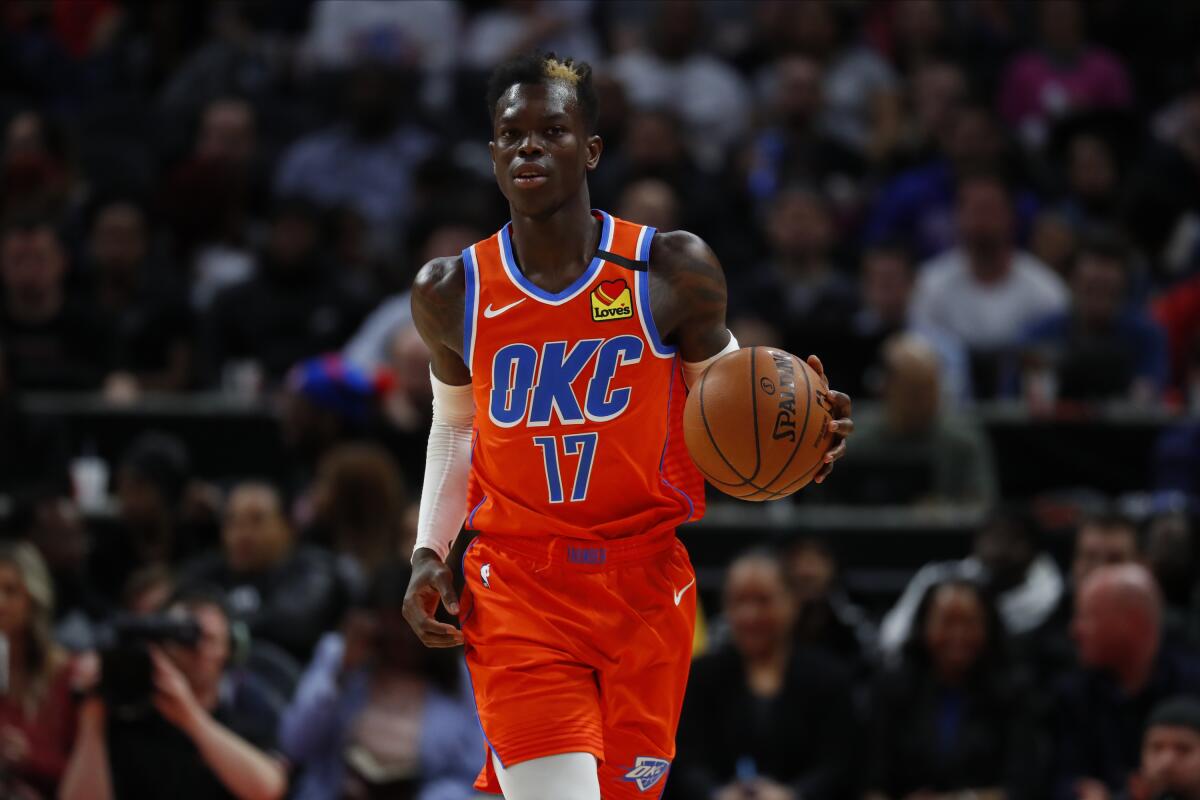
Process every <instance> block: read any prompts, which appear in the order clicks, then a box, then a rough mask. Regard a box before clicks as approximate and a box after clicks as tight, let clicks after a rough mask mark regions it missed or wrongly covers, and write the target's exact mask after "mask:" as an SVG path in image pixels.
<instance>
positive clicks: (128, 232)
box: [88, 203, 147, 275]
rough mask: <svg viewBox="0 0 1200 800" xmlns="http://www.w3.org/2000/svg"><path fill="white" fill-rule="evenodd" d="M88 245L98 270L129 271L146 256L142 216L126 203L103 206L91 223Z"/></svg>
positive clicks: (122, 273) (137, 265)
mask: <svg viewBox="0 0 1200 800" xmlns="http://www.w3.org/2000/svg"><path fill="white" fill-rule="evenodd" d="M88 245H89V249H90V250H91V255H92V260H93V261H94V262H95V263H96V264H97V265H98V266H99V267H100V268H101V269H102V270H104V271H105V272H109V273H114V274H118V275H131V274H133V273H134V272H136V271H137V268H138V267H139V266H140V265H141V263H142V261H143V260H144V259H145V258H146V246H147V243H146V218H145V217H144V216H143V215H142V212H141V210H140V209H138V208H137V206H133V205H130V204H128V203H114V204H112V205H109V206H105V207H104V208H102V209H101V210H100V213H98V214H97V215H96V221H95V222H94V223H93V224H92V235H91V238H90V240H89V242H88Z"/></svg>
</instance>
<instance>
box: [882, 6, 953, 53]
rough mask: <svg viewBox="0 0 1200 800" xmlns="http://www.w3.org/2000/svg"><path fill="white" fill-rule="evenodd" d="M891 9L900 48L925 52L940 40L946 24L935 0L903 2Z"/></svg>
mask: <svg viewBox="0 0 1200 800" xmlns="http://www.w3.org/2000/svg"><path fill="white" fill-rule="evenodd" d="M892 8H893V9H894V11H893V17H892V21H893V25H894V26H895V31H896V39H897V41H898V43H899V45H900V46H901V47H902V48H904V49H907V50H915V51H918V52H920V51H926V50H929V49H930V48H933V47H934V46H936V45H937V43H938V42H939V41H940V40H941V38H942V34H943V33H944V32H945V29H946V24H945V20H944V19H943V17H942V9H941V7H940V6H939V4H938V2H937V0H905V2H903V3H896V4H895V5H894V6H892Z"/></svg>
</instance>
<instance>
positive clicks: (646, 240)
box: [637, 225, 658, 262]
mask: <svg viewBox="0 0 1200 800" xmlns="http://www.w3.org/2000/svg"><path fill="white" fill-rule="evenodd" d="M645 227H646V232H645V233H643V234H642V246H641V247H639V248H638V251H637V260H638V261H645V262H649V261H650V242H651V241H652V240H653V239H654V234H656V233H658V228H655V227H653V226H651V225H647V226H645Z"/></svg>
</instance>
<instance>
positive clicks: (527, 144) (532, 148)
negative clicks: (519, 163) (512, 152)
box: [517, 131, 545, 157]
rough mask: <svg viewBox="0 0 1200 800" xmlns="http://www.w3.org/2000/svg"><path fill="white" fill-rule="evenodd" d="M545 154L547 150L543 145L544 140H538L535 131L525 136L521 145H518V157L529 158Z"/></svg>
mask: <svg viewBox="0 0 1200 800" xmlns="http://www.w3.org/2000/svg"><path fill="white" fill-rule="evenodd" d="M543 152H545V148H544V147H543V145H542V140H541V139H539V138H538V135H537V133H536V132H535V131H530V132H529V133H527V134H525V137H524V138H523V139H521V142H520V144H518V145H517V155H520V156H524V157H528V156H530V155H536V154H539V153H543Z"/></svg>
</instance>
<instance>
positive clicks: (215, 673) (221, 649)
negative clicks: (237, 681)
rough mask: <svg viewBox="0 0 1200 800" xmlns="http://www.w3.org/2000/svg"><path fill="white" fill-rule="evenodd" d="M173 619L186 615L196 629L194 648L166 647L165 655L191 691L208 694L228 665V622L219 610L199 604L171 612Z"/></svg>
mask: <svg viewBox="0 0 1200 800" xmlns="http://www.w3.org/2000/svg"><path fill="white" fill-rule="evenodd" d="M171 613H172V614H175V615H190V616H191V618H192V619H194V620H195V621H196V624H197V625H198V626H199V628H200V638H199V640H198V641H197V642H196V645H195V646H194V647H185V646H183V645H178V644H171V645H167V647H166V652H167V655H168V656H169V657H170V659H171V660H172V661H174V662H175V666H177V667H179V671H180V672H182V673H183V677H185V678H186V679H187V682H188V683H189V684H190V685H191V687H192V689H193V690H195V691H211V690H212V689H213V688H214V687H216V686H217V684H218V683H220V680H221V674H222V673H223V672H224V671H225V666H226V664H228V663H229V620H228V619H226V618H225V612H224V611H222V610H221V609H220V608H219V607H217V606H215V605H211V604H208V603H199V604H196V605H192V606H191V607H189V608H187V609H184V608H182V607H176V608H174V609H172V611H171Z"/></svg>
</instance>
